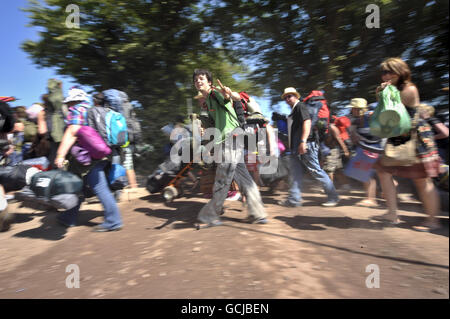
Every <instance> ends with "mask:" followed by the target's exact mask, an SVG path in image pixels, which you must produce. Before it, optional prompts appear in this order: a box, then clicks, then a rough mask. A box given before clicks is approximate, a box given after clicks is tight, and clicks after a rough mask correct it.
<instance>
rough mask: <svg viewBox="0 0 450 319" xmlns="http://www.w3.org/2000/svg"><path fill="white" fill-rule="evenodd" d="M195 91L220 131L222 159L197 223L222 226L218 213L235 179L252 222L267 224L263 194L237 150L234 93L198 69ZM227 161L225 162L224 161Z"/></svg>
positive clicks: (237, 122) (195, 76)
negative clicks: (220, 87) (198, 93)
mask: <svg viewBox="0 0 450 319" xmlns="http://www.w3.org/2000/svg"><path fill="white" fill-rule="evenodd" d="M192 79H193V82H194V85H195V88H196V89H197V91H199V92H201V94H202V95H203V97H204V98H205V102H206V107H207V110H206V111H207V113H208V116H209V118H211V120H212V121H214V126H215V128H216V129H217V130H218V131H219V133H220V134H219V139H218V140H216V141H215V144H216V145H220V148H221V150H222V155H223V156H222V160H221V161H220V162H218V163H217V170H216V177H215V180H214V189H213V197H212V199H211V200H210V201H209V202H208V203H207V204H206V205H205V206H204V207H203V208H202V209H201V211H200V213H199V214H198V220H199V221H200V222H201V223H205V224H207V226H217V225H220V224H221V221H220V217H219V214H221V212H222V209H223V203H224V201H225V198H226V197H227V194H228V190H229V189H230V185H231V182H232V180H233V178H234V180H235V181H236V182H237V184H238V186H239V190H240V191H241V192H242V193H243V194H244V196H246V199H247V204H248V214H249V222H251V223H255V224H265V223H267V219H266V212H265V209H264V206H263V204H262V200H261V195H260V193H259V190H258V187H257V185H256V183H255V182H254V181H253V179H252V177H251V176H250V174H249V172H248V170H247V168H246V166H245V164H244V163H243V161H242V159H243V148H242V149H241V148H240V147H234V146H233V145H229V144H234V143H226V142H229V141H232V139H233V134H234V133H233V131H234V130H235V129H236V128H238V127H239V126H240V122H239V120H238V118H237V115H236V112H235V110H234V108H233V103H232V100H231V93H232V92H231V90H230V89H229V88H226V87H223V88H222V89H221V90H218V89H215V88H214V87H213V86H212V81H213V80H212V75H211V72H209V71H207V70H201V69H196V70H195V71H194V74H193V76H192ZM224 158H225V160H223V159H224Z"/></svg>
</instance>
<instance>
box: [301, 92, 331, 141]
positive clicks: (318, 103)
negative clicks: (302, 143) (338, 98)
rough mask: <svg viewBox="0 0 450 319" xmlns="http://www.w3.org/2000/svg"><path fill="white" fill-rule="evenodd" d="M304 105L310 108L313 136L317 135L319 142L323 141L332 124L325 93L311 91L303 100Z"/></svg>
mask: <svg viewBox="0 0 450 319" xmlns="http://www.w3.org/2000/svg"><path fill="white" fill-rule="evenodd" d="M303 103H305V104H306V106H307V107H308V111H309V115H310V117H311V134H315V138H316V139H318V140H319V141H320V140H323V139H324V137H325V135H326V134H327V133H328V125H329V124H330V110H329V108H328V105H327V100H326V99H325V96H324V95H323V92H322V91H316V90H314V91H311V93H310V94H309V95H308V96H307V97H305V98H304V99H303Z"/></svg>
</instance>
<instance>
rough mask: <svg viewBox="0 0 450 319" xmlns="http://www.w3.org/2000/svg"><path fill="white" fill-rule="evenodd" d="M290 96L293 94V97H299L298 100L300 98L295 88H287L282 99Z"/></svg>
mask: <svg viewBox="0 0 450 319" xmlns="http://www.w3.org/2000/svg"><path fill="white" fill-rule="evenodd" d="M288 94H293V95H295V96H296V97H297V99H299V98H300V93H298V92H297V90H296V89H295V88H293V87H288V88H285V89H284V93H283V95H281V99H283V100H284V97H285V96H286V95H288Z"/></svg>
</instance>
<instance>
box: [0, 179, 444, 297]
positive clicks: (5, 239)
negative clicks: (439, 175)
mask: <svg viewBox="0 0 450 319" xmlns="http://www.w3.org/2000/svg"><path fill="white" fill-rule="evenodd" d="M306 189H307V190H308V192H307V193H305V194H304V200H305V203H304V206H303V207H301V208H283V207H280V206H278V205H276V201H277V200H278V199H280V198H281V197H283V196H285V192H277V193H276V194H270V195H269V194H267V193H264V192H262V194H263V199H264V203H265V204H266V208H267V212H268V214H269V220H270V223H269V224H267V225H251V224H246V223H244V222H243V219H244V218H245V217H246V210H245V209H244V208H243V206H242V204H241V203H240V202H228V201H227V202H226V209H225V214H224V216H223V221H224V226H220V227H214V228H208V229H202V230H199V231H197V230H195V229H194V227H193V222H194V221H195V217H196V215H197V213H198V211H199V210H200V208H201V207H202V205H203V204H204V203H205V202H206V200H205V199H202V198H200V197H193V198H178V199H177V200H176V201H175V202H173V203H171V204H168V205H166V204H165V203H163V202H162V198H161V197H160V196H158V195H149V193H148V192H147V191H146V190H145V189H140V190H139V192H137V193H135V194H131V195H130V196H127V195H125V196H124V197H123V199H122V201H121V203H120V207H121V211H122V215H123V218H124V225H125V227H124V228H123V230H121V231H119V232H113V233H92V232H91V228H92V226H93V225H95V224H96V223H100V222H101V221H102V212H101V207H100V205H99V204H98V203H96V202H94V203H90V204H84V205H83V206H82V212H81V213H80V225H81V226H79V227H74V228H70V229H67V230H66V229H65V228H62V227H61V226H59V225H58V224H57V223H56V221H55V218H56V214H57V213H56V212H41V211H33V210H30V209H23V208H20V209H19V208H18V209H17V210H16V214H17V215H16V224H14V225H13V227H12V229H11V230H10V231H8V232H4V233H0V242H1V243H2V245H1V247H0V254H1V255H2V258H1V260H0V298H183V299H185V298H448V291H449V287H448V280H449V268H448V267H449V240H448V233H449V229H448V215H447V216H441V218H440V219H441V222H442V223H443V224H444V225H445V227H444V228H443V229H442V230H440V231H439V232H437V233H431V234H430V233H420V232H416V231H414V230H412V229H411V226H413V225H417V224H418V223H419V222H420V221H421V220H423V218H424V217H425V215H423V214H421V213H417V212H418V211H419V212H420V211H421V207H420V204H419V203H415V202H409V203H401V204H400V209H401V211H400V216H401V220H402V221H403V223H402V224H401V225H399V226H398V227H389V226H388V225H386V224H383V223H380V222H375V221H372V220H370V216H373V215H377V214H381V213H383V212H384V210H383V207H380V209H371V208H362V207H356V206H354V203H355V202H357V201H359V200H360V199H361V197H360V196H362V194H361V193H359V192H352V193H351V194H347V195H343V196H342V201H341V205H340V206H338V207H334V208H322V207H321V206H320V205H319V203H320V202H322V201H323V200H324V195H323V194H322V193H321V192H320V190H319V189H317V188H315V187H313V186H311V187H307V188H306ZM71 264H76V265H77V266H78V267H79V270H80V288H72V289H70V288H67V287H66V278H67V277H68V276H69V274H70V273H69V272H66V267H67V266H68V265H71ZM368 265H377V266H378V269H379V274H380V276H379V279H380V280H379V283H380V287H379V288H372V289H369V288H367V287H366V279H367V277H368V276H369V275H370V274H371V273H370V272H366V267H367V266H368Z"/></svg>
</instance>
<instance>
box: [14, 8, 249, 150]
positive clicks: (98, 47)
mask: <svg viewBox="0 0 450 319" xmlns="http://www.w3.org/2000/svg"><path fill="white" fill-rule="evenodd" d="M72 2H73V1H71V0H46V5H42V4H40V3H39V1H30V2H29V6H28V7H27V8H25V11H26V12H29V13H30V18H31V26H36V27H41V28H43V29H44V31H43V32H41V33H40V36H41V37H40V39H39V40H37V41H26V42H25V43H23V45H22V48H23V49H24V50H25V51H26V52H27V53H28V54H29V55H30V57H31V59H32V61H33V62H34V63H35V64H37V65H38V66H41V67H52V68H56V70H57V72H58V73H59V74H61V75H70V76H72V77H73V78H75V79H76V80H77V81H78V82H79V83H80V84H82V85H89V86H91V87H93V88H95V89H96V90H98V91H100V90H104V89H108V88H116V89H119V90H123V91H125V92H127V94H128V95H129V97H130V99H131V100H134V101H137V102H138V103H139V104H140V105H141V108H140V109H139V110H138V112H137V113H138V115H139V117H140V118H142V119H143V131H144V133H145V138H146V141H147V142H149V143H151V144H153V145H154V146H155V147H156V151H157V152H155V154H158V156H160V154H162V151H161V148H162V144H163V141H165V137H163V135H162V134H161V133H160V131H159V129H160V127H162V126H163V125H165V124H167V123H168V122H170V121H173V120H174V118H175V116H176V115H182V114H184V115H186V104H187V103H186V99H187V98H190V97H192V96H194V95H195V94H196V93H197V92H196V91H195V89H194V86H193V84H192V72H193V70H194V69H195V68H198V67H201V66H202V67H204V68H209V69H211V70H212V71H213V72H214V74H215V75H216V76H218V77H220V79H221V80H223V82H224V83H227V85H229V86H232V87H236V88H247V89H248V88H250V87H255V85H253V84H251V83H250V82H249V81H245V80H240V81H238V80H236V77H233V75H240V77H241V78H245V74H246V72H247V73H248V71H247V70H246V69H245V68H244V67H243V66H241V65H239V64H235V63H233V62H236V61H233V60H230V59H229V58H227V56H225V55H224V53H223V50H222V49H220V48H218V47H216V45H215V41H214V38H213V37H208V36H205V35H208V30H207V29H206V27H205V23H204V20H203V18H202V14H201V11H200V9H199V8H198V4H199V2H201V1H189V2H188V1H186V2H183V1H174V0H167V1H145V0H135V1H120V0H112V1H111V0H108V1H106V0H80V1H77V2H76V5H77V6H78V9H79V12H80V17H79V23H80V25H79V28H70V26H71V25H70V24H69V25H67V23H66V21H67V20H68V19H69V20H70V18H71V16H70V15H71V14H73V12H66V8H67V7H68V6H69V5H72ZM70 8H73V5H72V6H71V7H70ZM257 93H258V91H257V90H256V91H255V94H257Z"/></svg>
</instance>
